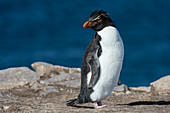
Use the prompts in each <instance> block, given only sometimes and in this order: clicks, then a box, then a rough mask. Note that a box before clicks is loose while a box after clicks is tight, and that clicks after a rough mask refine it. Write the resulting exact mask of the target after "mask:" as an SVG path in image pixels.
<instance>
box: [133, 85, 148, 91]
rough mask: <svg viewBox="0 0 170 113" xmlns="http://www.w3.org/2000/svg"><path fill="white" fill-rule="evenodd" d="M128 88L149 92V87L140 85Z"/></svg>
mask: <svg viewBox="0 0 170 113" xmlns="http://www.w3.org/2000/svg"><path fill="white" fill-rule="evenodd" d="M130 89H131V90H133V91H142V92H150V89H151V87H145V86H140V87H130Z"/></svg>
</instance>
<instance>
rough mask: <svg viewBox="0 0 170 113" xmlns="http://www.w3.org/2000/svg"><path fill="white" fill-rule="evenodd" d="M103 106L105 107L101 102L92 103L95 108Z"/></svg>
mask: <svg viewBox="0 0 170 113" xmlns="http://www.w3.org/2000/svg"><path fill="white" fill-rule="evenodd" d="M103 107H106V105H102V103H101V102H95V103H94V108H95V109H98V108H103Z"/></svg>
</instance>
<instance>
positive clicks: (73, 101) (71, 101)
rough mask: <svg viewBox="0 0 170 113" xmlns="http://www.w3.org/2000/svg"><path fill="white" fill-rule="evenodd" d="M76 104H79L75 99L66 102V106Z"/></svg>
mask: <svg viewBox="0 0 170 113" xmlns="http://www.w3.org/2000/svg"><path fill="white" fill-rule="evenodd" d="M78 103H79V100H78V98H75V99H71V100H68V101H67V104H66V105H67V106H76V104H78Z"/></svg>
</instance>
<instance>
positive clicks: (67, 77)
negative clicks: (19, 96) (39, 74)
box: [40, 73, 80, 86]
mask: <svg viewBox="0 0 170 113" xmlns="http://www.w3.org/2000/svg"><path fill="white" fill-rule="evenodd" d="M75 79H80V74H76V73H75V74H64V75H53V76H52V78H49V79H46V80H40V84H42V85H46V86H48V85H55V84H58V82H61V81H69V80H75Z"/></svg>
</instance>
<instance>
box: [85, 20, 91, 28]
mask: <svg viewBox="0 0 170 113" xmlns="http://www.w3.org/2000/svg"><path fill="white" fill-rule="evenodd" d="M92 23H93V22H89V21H87V22H85V23H84V25H83V27H84V28H88V27H89V26H90V25H91V24H92Z"/></svg>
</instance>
